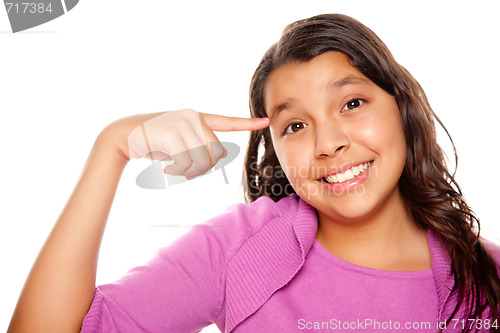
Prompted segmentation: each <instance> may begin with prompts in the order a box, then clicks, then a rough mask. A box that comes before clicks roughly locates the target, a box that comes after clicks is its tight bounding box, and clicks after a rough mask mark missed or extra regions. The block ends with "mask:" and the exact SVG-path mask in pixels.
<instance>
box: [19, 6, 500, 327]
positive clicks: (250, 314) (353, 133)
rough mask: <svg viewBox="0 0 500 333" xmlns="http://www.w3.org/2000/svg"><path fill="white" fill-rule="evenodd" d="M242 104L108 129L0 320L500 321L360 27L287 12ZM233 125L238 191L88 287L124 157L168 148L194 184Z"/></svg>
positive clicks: (420, 119) (408, 108)
mask: <svg viewBox="0 0 500 333" xmlns="http://www.w3.org/2000/svg"><path fill="white" fill-rule="evenodd" d="M250 106H251V114H252V119H241V118H230V117H224V116H218V115H209V114H202V113H197V112H195V111H192V110H181V111H172V112H166V113H158V114H146V115H137V116H132V117H128V118H124V119H120V120H118V121H116V122H114V123H112V124H110V125H109V126H108V127H106V128H105V129H104V130H103V131H102V132H101V134H100V135H99V137H98V138H97V140H96V142H95V144H94V147H93V149H92V152H91V154H90V156H89V159H88V161H87V164H86V166H85V168H84V171H83V173H82V176H81V179H80V181H79V183H78V185H77V187H76V188H75V191H74V193H73V194H72V196H71V198H70V200H69V202H68V204H67V206H66V207H65V209H64V210H63V212H62V214H61V216H60V218H59V220H58V221H57V223H56V225H55V227H54V229H53V232H52V233H51V235H50V236H49V238H48V240H47V242H46V244H45V246H44V248H43V249H42V250H41V253H40V255H39V258H38V259H37V261H36V262H35V264H34V266H33V269H32V272H31V273H30V276H29V277H28V280H27V282H26V285H25V288H24V290H23V293H22V295H21V297H20V299H19V302H18V306H17V308H16V311H15V313H14V316H13V318H12V322H11V326H10V328H9V331H10V332H36V331H40V332H71V331H79V330H80V329H81V331H83V332H101V331H102V332H195V331H199V330H200V329H202V327H204V326H207V325H209V324H210V323H216V324H217V326H218V327H219V328H220V329H221V330H222V331H224V332H291V331H296V330H305V329H306V330H345V331H352V332H359V331H368V332H370V331H380V330H384V331H402V330H403V331H415V332H436V331H438V330H444V331H446V332H469V331H472V332H490V331H491V332H495V331H498V326H499V325H500V323H499V322H498V315H499V311H500V309H499V305H500V300H499V298H500V279H499V276H498V261H499V260H500V250H499V248H498V247H496V246H494V245H492V244H489V243H487V242H485V241H483V240H482V239H480V238H479V222H478V220H477V219H476V217H475V216H474V215H473V213H472V211H471V210H470V208H469V207H468V206H467V204H466V203H465V201H464V199H463V197H462V194H461V191H460V188H459V186H458V184H456V182H455V180H454V178H453V176H452V175H451V174H449V173H448V171H447V169H446V166H445V163H444V156H443V153H442V151H441V149H440V148H439V146H438V145H437V143H436V135H435V129H434V124H433V119H434V118H435V119H437V118H436V116H435V115H434V113H433V111H432V109H431V108H430V106H429V103H428V101H427V99H426V97H425V94H424V92H423V90H422V89H421V87H420V86H419V85H418V83H417V82H416V81H415V79H414V78H413V77H412V76H411V75H410V74H409V73H408V72H407V71H406V70H405V69H404V68H403V67H401V66H400V65H399V64H398V63H397V62H396V61H395V60H394V58H393V57H392V55H391V54H390V52H389V50H388V49H387V47H386V46H385V45H384V44H383V42H382V41H381V40H380V39H379V38H378V37H377V36H376V35H375V34H374V33H373V32H372V31H371V30H369V29H368V28H366V27H365V26H363V25H362V24H360V23H359V22H357V21H355V20H353V19H352V18H349V17H346V16H342V15H321V16H316V17H312V18H310V19H306V20H302V21H298V22H296V23H293V24H291V25H290V26H288V27H287V28H286V29H285V31H284V32H283V35H282V37H281V39H280V40H279V41H278V42H277V43H276V44H274V45H273V46H272V47H271V48H270V49H269V51H268V52H267V53H266V54H265V55H264V58H263V59H262V61H261V63H260V64H259V66H258V68H257V70H256V72H255V74H254V77H253V79H252V83H251V88H250ZM437 121H438V123H440V122H439V120H438V119H437ZM440 124H441V123H440ZM235 130H250V131H252V132H251V136H250V142H249V146H248V151H247V155H246V162H245V169H246V196H247V200H248V201H249V202H251V203H249V204H240V205H235V206H233V207H231V208H230V209H228V210H227V211H226V213H224V214H223V215H221V216H218V217H215V218H213V219H210V220H208V221H207V222H206V223H203V224H200V225H197V226H195V227H193V228H192V229H191V230H190V231H189V232H188V233H187V234H186V235H184V236H183V237H181V239H179V240H178V241H177V242H175V243H174V244H172V245H171V246H169V247H167V248H163V249H161V250H160V251H159V252H158V254H157V255H156V256H155V258H153V259H152V260H151V261H150V262H148V263H147V264H145V265H143V266H140V267H137V268H135V269H133V270H131V271H130V272H129V273H128V274H127V275H126V276H124V277H123V278H122V279H120V280H119V281H117V282H115V283H111V284H107V285H103V286H100V287H97V288H95V282H94V281H95V273H96V262H97V256H98V250H99V244H100V241H101V238H102V234H103V231H104V227H105V223H106V218H107V215H108V213H109V210H110V207H111V202H112V200H113V196H114V193H115V190H116V187H117V184H118V181H119V178H120V175H121V172H122V170H123V168H124V167H125V165H126V164H127V162H128V161H129V159H130V158H139V157H149V158H152V159H157V160H168V159H171V160H173V161H174V162H175V163H174V164H173V165H170V166H168V167H166V168H165V170H164V171H165V172H166V173H169V174H175V175H183V176H185V177H186V178H188V179H191V178H193V177H196V176H197V175H200V174H203V173H204V172H206V171H207V170H209V169H210V168H211V167H212V166H214V165H215V164H216V163H217V161H218V160H219V159H221V158H223V157H224V156H225V150H224V148H223V147H222V145H221V144H220V143H219V142H218V140H217V138H216V136H215V135H214V133H213V131H235ZM261 147H262V148H261Z"/></svg>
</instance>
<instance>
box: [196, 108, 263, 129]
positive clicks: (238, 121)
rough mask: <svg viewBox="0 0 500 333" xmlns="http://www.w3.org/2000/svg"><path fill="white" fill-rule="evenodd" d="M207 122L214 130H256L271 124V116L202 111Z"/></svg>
mask: <svg viewBox="0 0 500 333" xmlns="http://www.w3.org/2000/svg"><path fill="white" fill-rule="evenodd" d="M200 115H201V116H202V117H203V120H205V123H206V124H207V125H208V127H210V129H211V130H212V131H218V132H231V131H254V130H259V129H262V128H266V127H267V126H269V118H267V117H265V118H239V117H226V116H221V115H217V114H209V113H201V112H200Z"/></svg>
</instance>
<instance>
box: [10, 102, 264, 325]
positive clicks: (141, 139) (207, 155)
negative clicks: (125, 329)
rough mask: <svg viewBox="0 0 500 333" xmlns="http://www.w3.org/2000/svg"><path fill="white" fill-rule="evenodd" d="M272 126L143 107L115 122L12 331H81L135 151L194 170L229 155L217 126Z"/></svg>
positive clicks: (174, 170)
mask: <svg viewBox="0 0 500 333" xmlns="http://www.w3.org/2000/svg"><path fill="white" fill-rule="evenodd" d="M266 126H268V121H267V120H259V119H252V120H249V119H241V118H229V117H223V116H216V115H203V114H199V113H196V112H194V111H191V110H182V111H172V112H166V113H156V114H145V115H136V116H131V117H127V118H123V119H120V120H118V121H116V122H114V123H112V124H110V125H109V126H107V127H106V128H105V129H104V130H103V131H102V132H101V133H100V135H99V136H98V138H97V139H96V141H95V143H94V146H93V148H92V150H91V152H90V155H89V157H88V160H87V163H86V164H85V167H84V169H83V172H82V174H81V177H80V179H79V180H78V183H77V185H76V187H75V189H74V191H73V193H72V195H71V197H70V198H69V200H68V202H67V204H66V206H65V208H64V209H63V211H62V213H61V215H60V217H59V219H58V220H57V222H56V224H55V226H54V228H53V230H52V232H51V233H50V235H49V237H48V239H47V241H46V242H45V245H44V246H43V248H42V249H41V251H40V254H39V256H38V258H37V259H36V261H35V263H34V265H33V268H32V270H31V272H30V274H29V276H28V279H27V281H26V283H25V286H24V288H23V291H22V293H21V296H20V298H19V301H18V304H17V306H16V309H15V311H14V315H13V317H12V320H11V323H10V326H9V330H8V332H12V333H14V332H30V333H34V332H52V333H57V332H64V333H67V332H79V331H80V328H81V324H82V321H83V318H84V316H85V314H86V313H87V311H88V309H89V306H90V304H91V302H92V299H93V296H94V291H95V277H96V268H97V258H98V253H99V247H100V243H101V239H102V236H103V232H104V229H105V225H106V220H107V217H108V215H109V211H110V209H111V205H112V202H113V198H114V195H115V192H116V188H117V186H118V182H119V180H120V177H121V174H122V171H123V169H124V167H125V166H126V164H127V162H128V160H129V159H130V158H142V157H149V158H153V159H172V160H174V162H175V164H174V165H172V166H169V167H167V168H166V170H165V171H166V172H167V173H170V174H177V175H185V176H187V177H194V176H197V175H200V174H203V173H204V172H206V171H208V170H209V169H210V167H212V166H213V165H215V164H216V163H217V161H218V160H219V159H220V158H222V157H224V156H225V151H224V148H223V147H222V146H221V145H220V143H219V142H218V140H217V138H216V136H215V135H214V134H213V132H212V130H219V131H232V130H245V129H246V130H252V129H258V128H263V127H266ZM200 147H207V148H206V149H205V150H203V149H201V150H200V149H199V148H200ZM208 147H210V148H208Z"/></svg>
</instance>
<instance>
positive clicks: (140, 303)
mask: <svg viewBox="0 0 500 333" xmlns="http://www.w3.org/2000/svg"><path fill="white" fill-rule="evenodd" d="M279 212H280V209H277V207H276V205H275V204H274V202H272V200H271V199H269V198H261V199H259V200H257V201H255V202H253V203H252V204H236V205H233V206H232V207H230V208H229V209H228V210H227V211H226V212H225V213H224V214H222V215H219V216H217V217H215V218H212V219H210V220H208V221H207V222H205V223H203V224H199V225H196V226H194V227H192V228H191V229H190V230H189V231H188V232H187V233H186V234H184V235H183V236H182V237H180V238H179V239H177V240H176V241H175V242H173V243H172V244H171V245H169V246H167V247H164V248H161V249H160V250H159V251H158V252H157V253H156V255H155V256H154V257H153V259H152V260H150V261H149V262H148V263H146V264H145V265H142V266H139V267H136V268H134V269H132V270H130V271H129V272H128V273H127V274H126V275H125V276H124V277H122V278H121V279H119V280H118V281H116V282H114V283H110V284H105V285H102V286H99V287H98V288H96V290H95V295H94V299H93V301H92V304H91V307H90V309H89V311H88V313H87V315H86V317H85V318H84V321H83V325H82V330H81V331H82V332H85V333H88V332H105V333H113V332H120V333H121V332H134V333H138V332H169V333H175V332H182V333H186V332H198V331H200V330H201V329H202V328H203V327H205V326H208V325H210V324H212V323H215V322H217V323H218V324H221V325H223V326H224V323H223V320H222V323H221V319H220V318H223V317H224V315H223V314H224V310H223V306H225V293H226V278H227V275H226V274H227V266H228V261H230V260H231V257H232V256H233V255H234V253H235V252H236V251H238V250H239V248H240V246H241V245H242V244H243V243H245V242H246V241H247V240H248V238H249V237H251V236H252V235H253V234H254V233H255V232H256V231H257V230H259V228H260V227H261V224H262V223H264V222H265V221H269V220H270V219H271V218H272V217H273V216H276V215H278V214H279ZM221 314H222V315H221ZM221 328H222V329H224V327H221Z"/></svg>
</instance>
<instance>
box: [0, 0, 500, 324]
mask: <svg viewBox="0 0 500 333" xmlns="http://www.w3.org/2000/svg"><path fill="white" fill-rule="evenodd" d="M495 8H497V7H496V4H495V1H490V2H484V1H483V2H482V1H475V2H474V5H473V6H471V5H470V4H469V2H465V1H453V2H452V1H449V2H446V1H441V2H439V3H438V2H437V1H418V2H406V1H332V0H330V1H308V2H306V1H300V2H293V1H274V2H273V1H247V2H245V3H243V2H242V1H232V2H229V1H225V2H222V1H165V0H149V1H128V0H120V1H118V0H106V1H91V0H81V1H80V3H79V4H78V5H77V6H76V7H75V8H74V9H73V10H72V11H70V12H69V13H68V14H66V15H64V16H62V17H60V18H58V19H56V20H54V21H52V22H49V23H47V24H44V25H41V26H39V27H36V28H33V29H31V30H28V31H26V32H23V33H17V34H12V33H11V32H10V26H9V22H8V19H7V15H6V13H5V11H4V10H3V9H0V126H1V127H0V148H1V150H0V154H1V155H0V156H1V163H0V179H1V183H0V199H1V209H0V267H1V271H0V279H1V283H0V287H1V288H2V291H1V293H0V331H5V330H6V329H7V326H8V322H9V320H10V316H11V314H12V311H13V309H14V306H15V303H16V300H17V297H18V295H19V292H20V291H21V288H22V285H23V283H24V279H25V278H26V276H27V274H28V272H29V269H30V267H31V264H32V263H33V261H34V259H35V257H36V255H37V253H38V250H39V249H40V247H41V246H42V244H43V242H44V240H45V238H46V236H47V234H48V233H49V231H50V229H51V227H52V225H53V223H54V222H55V221H56V219H57V217H58V215H59V213H60V211H61V209H62V208H63V206H64V204H65V202H66V200H67V198H68V197H69V195H70V193H71V191H72V189H73V187H74V185H75V183H76V181H77V179H78V177H79V174H80V172H81V170H82V167H83V165H84V162H85V160H86V158H87V154H88V152H89V150H90V148H91V146H92V143H93V141H94V139H95V138H96V136H97V134H98V133H99V132H100V130H101V129H102V128H103V127H104V126H105V125H107V124H108V123H109V122H111V121H112V120H114V119H117V118H120V117H123V116H127V115H130V114H136V113H146V112H158V111H163V110H175V109H180V108H194V109H196V110H199V111H202V112H209V113H220V114H224V115H233V116H242V117H244V116H247V115H248V114H249V112H248V86H249V82H250V78H251V75H252V73H253V70H254V69H255V67H256V66H257V64H258V62H259V60H260V58H261V56H262V55H263V53H264V51H265V50H266V49H267V48H268V47H269V46H270V45H271V44H272V43H273V42H274V41H276V40H277V39H278V38H279V35H280V33H281V31H282V29H283V28H284V26H285V25H286V24H288V23H291V22H292V21H295V20H297V19H302V18H305V17H309V16H312V15H316V14H321V13H333V12H338V13H343V14H347V15H351V16H353V17H354V18H356V19H358V20H360V21H361V22H363V23H364V24H366V25H367V26H368V27H370V28H371V29H372V30H374V31H375V32H376V33H377V34H378V35H379V36H380V37H381V38H382V39H383V40H384V41H385V43H386V44H387V45H388V46H389V48H390V49H391V50H392V52H393V53H394V55H395V57H396V59H397V60H398V61H399V62H400V63H401V64H403V65H404V66H405V67H406V68H407V69H409V70H410V72H411V73H412V74H413V75H414V76H415V77H416V78H417V80H418V81H419V82H420V83H421V85H422V86H423V87H424V89H425V91H426V93H427V95H428V97H429V99H430V102H431V105H432V106H433V108H434V110H435V111H436V112H437V113H438V115H439V116H440V117H441V119H442V120H443V122H444V123H445V124H446V126H447V127H448V129H449V131H450V133H451V135H452V137H453V138H454V140H455V144H456V146H457V150H458V153H459V158H460V159H459V166H458V173H457V179H458V182H459V184H461V186H462V189H463V191H464V193H465V196H466V198H467V200H468V202H469V204H470V205H471V206H472V208H473V209H474V210H475V212H476V213H477V214H478V215H479V217H480V218H481V220H482V225H483V229H484V230H483V234H484V235H485V236H486V237H488V238H490V239H497V242H498V237H496V236H500V224H499V222H498V221H499V218H498V217H497V211H496V208H497V207H498V203H497V189H498V187H499V185H500V181H499V179H498V178H497V173H496V166H497V165H499V162H500V158H499V155H498V147H497V146H498V140H497V135H498V132H499V130H498V125H497V123H498V119H499V117H498V114H499V113H500V106H499V100H498V98H499V90H500V89H499V88H500V83H499V77H500V68H499V64H498V58H499V52H498V51H499V48H498V33H499V32H500V23H499V18H498V15H497V14H496V13H497V10H496V9H495ZM247 136H248V134H247V133H224V134H221V135H220V136H219V138H220V140H221V141H231V142H234V143H237V144H238V145H239V146H240V147H241V148H242V151H241V152H240V155H239V156H238V158H237V159H236V160H235V161H234V162H232V163H231V164H229V165H228V166H227V167H226V172H227V175H228V178H229V185H227V184H225V183H224V181H223V175H222V173H221V172H220V171H219V172H216V173H212V174H210V175H207V176H206V177H203V178H200V179H196V180H193V181H191V182H189V183H187V184H182V185H177V186H175V187H171V188H169V189H167V190H144V189H141V188H139V187H137V186H136V185H135V177H136V176H137V174H138V173H139V172H140V171H142V170H143V169H144V168H145V167H146V166H147V165H148V163H149V162H148V161H134V162H132V163H130V164H129V165H128V166H127V168H126V170H125V173H124V175H123V178H122V180H121V183H120V186H119V189H118V193H117V195H116V199H115V203H114V206H113V209H112V212H111V215H110V218H109V222H108V228H107V230H106V233H105V237H104V240H103V245H102V248H101V256H100V261H99V267H98V276H97V280H98V281H97V282H98V283H104V282H110V281H113V280H115V279H117V278H119V277H120V276H122V275H123V274H124V273H125V272H126V271H127V270H128V269H130V268H131V267H133V266H136V265H138V264H141V263H143V262H144V261H145V260H147V259H148V258H150V257H151V256H152V255H153V254H154V252H155V251H156V250H157V249H158V248H159V247H161V246H164V245H166V244H168V243H169V242H171V241H172V240H173V239H175V238H176V237H178V236H179V235H180V234H182V233H184V232H185V231H186V230H188V227H189V225H190V224H193V223H197V222H201V221H203V220H205V219H207V218H208V217H211V216H214V215H216V214H218V213H220V212H222V211H223V210H224V209H225V208H226V207H227V206H228V205H230V204H231V203H233V202H236V201H242V198H243V196H242V191H241V188H240V186H239V184H240V180H241V174H242V164H243V155H244V150H245V145H246V140H247ZM442 142H443V145H444V146H445V147H446V149H447V151H448V152H449V154H451V152H450V150H449V148H450V145H449V143H448V141H446V140H444V139H443V140H442ZM450 156H451V155H450ZM157 225H161V226H157ZM495 235H496V236H495ZM212 329H213V328H212ZM208 330H211V329H208ZM208 330H207V331H208ZM214 331H215V330H214Z"/></svg>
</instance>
